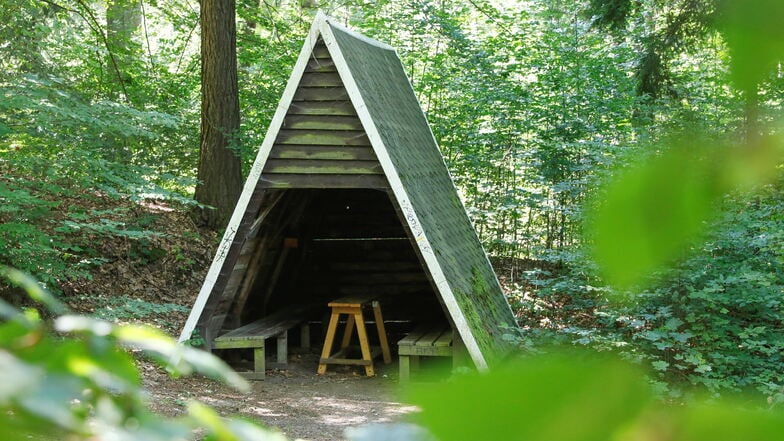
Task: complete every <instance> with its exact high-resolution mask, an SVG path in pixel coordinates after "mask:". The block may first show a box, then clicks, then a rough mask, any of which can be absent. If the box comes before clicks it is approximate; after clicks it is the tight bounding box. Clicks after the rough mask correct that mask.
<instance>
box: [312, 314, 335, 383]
mask: <svg viewBox="0 0 784 441" xmlns="http://www.w3.org/2000/svg"><path fill="white" fill-rule="evenodd" d="M339 317H340V314H338V313H337V312H333V313H332V317H330V319H329V327H327V337H326V338H325V339H324V348H323V349H322V350H321V358H322V359H325V358H329V355H330V353H331V352H332V343H333V342H334V341H335V330H337V327H338V318H339ZM317 372H318V373H319V374H324V373H326V372H327V365H326V363H319V365H318V371H317Z"/></svg>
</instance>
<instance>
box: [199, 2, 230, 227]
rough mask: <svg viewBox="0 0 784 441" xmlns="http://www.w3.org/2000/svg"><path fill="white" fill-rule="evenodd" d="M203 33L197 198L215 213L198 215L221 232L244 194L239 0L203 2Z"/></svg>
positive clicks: (206, 210)
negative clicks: (240, 144) (239, 145)
mask: <svg viewBox="0 0 784 441" xmlns="http://www.w3.org/2000/svg"><path fill="white" fill-rule="evenodd" d="M201 33H202V37H201V85H202V86H201V145H200V153H199V170H198V175H197V177H198V180H199V182H198V184H197V185H196V194H195V195H194V197H195V199H196V200H197V201H198V202H200V203H202V204H205V205H209V206H211V207H214V209H201V210H197V216H196V217H197V221H199V222H200V223H201V224H203V225H206V226H208V227H210V228H213V229H219V228H223V227H225V226H226V222H227V221H228V219H229V217H230V216H231V213H232V211H233V210H234V205H235V204H236V202H237V199H238V198H239V195H240V193H241V191H242V167H241V166H242V164H241V162H240V157H239V154H238V150H237V149H236V147H237V144H236V143H237V134H238V131H239V127H240V107H239V96H238V92H237V28H236V21H235V0H202V1H201Z"/></svg>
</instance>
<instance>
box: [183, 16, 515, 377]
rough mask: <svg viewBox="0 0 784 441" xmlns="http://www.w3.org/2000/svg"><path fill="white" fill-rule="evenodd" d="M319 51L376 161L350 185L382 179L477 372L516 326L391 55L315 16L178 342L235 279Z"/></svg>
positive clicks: (391, 51)
mask: <svg viewBox="0 0 784 441" xmlns="http://www.w3.org/2000/svg"><path fill="white" fill-rule="evenodd" d="M317 44H318V45H320V46H318V47H317ZM324 46H325V47H326V50H327V51H328V56H329V58H331V61H332V62H333V63H334V67H335V69H336V71H337V73H338V74H339V79H340V82H341V83H342V86H343V87H344V88H345V92H344V93H347V95H348V97H347V99H348V101H350V103H351V105H353V110H354V111H355V112H356V117H358V119H359V121H360V122H361V129H363V131H364V133H361V134H362V135H363V136H366V137H367V138H366V139H367V140H369V144H370V145H371V146H372V151H373V153H374V154H375V155H374V157H373V158H371V159H373V160H374V161H377V162H374V164H376V166H378V165H379V164H380V167H377V168H380V169H379V170H377V172H378V175H365V176H364V177H363V176H362V175H358V176H357V177H355V179H365V178H367V179H382V180H383V179H384V178H385V180H384V186H387V188H388V189H389V194H390V199H392V202H393V204H395V206H396V207H395V208H396V210H397V211H398V213H399V216H400V218H401V221H402V222H403V224H404V226H405V227H406V231H407V233H408V235H409V236H410V239H411V243H412V244H415V245H414V246H415V248H416V252H417V254H418V256H419V258H420V261H421V262H422V264H423V267H424V270H425V272H426V273H427V275H428V278H429V280H430V281H431V283H432V284H433V285H434V290H435V291H436V293H437V295H438V296H440V300H441V303H442V305H443V306H444V309H445V310H446V312H447V314H448V316H449V319H450V320H451V322H452V324H453V325H454V328H455V329H456V330H457V332H459V335H460V338H461V340H462V341H463V344H464V345H465V347H466V349H467V351H468V353H469V355H470V357H471V359H472V360H473V362H474V364H475V365H476V366H477V368H479V369H486V368H487V367H488V364H492V362H493V360H495V359H497V358H498V357H499V356H501V355H503V354H505V353H506V352H508V350H509V349H510V343H509V341H508V340H509V339H508V338H507V337H506V335H507V334H512V333H514V330H513V329H514V328H515V319H514V316H513V314H512V312H511V309H510V308H509V305H508V303H507V302H506V299H505V297H504V294H503V292H502V290H501V287H500V285H499V283H498V280H497V278H496V276H495V273H494V272H493V269H492V267H491V265H490V263H489V261H488V259H487V255H486V254H485V252H484V250H483V248H482V245H481V243H480V241H479V239H478V237H477V235H476V233H475V231H474V229H473V226H472V225H471V222H470V220H469V218H468V216H467V215H466V211H465V208H464V207H463V205H462V203H461V202H460V199H459V197H458V194H457V191H456V189H455V187H454V184H453V182H452V179H451V177H450V175H449V172H448V170H447V167H446V165H445V163H444V160H443V157H442V156H441V153H440V150H439V148H438V146H437V144H436V141H435V138H434V137H433V133H432V132H431V130H430V127H429V125H428V122H427V120H426V118H425V115H424V113H423V112H422V109H421V107H420V105H419V102H418V100H417V98H416V95H415V93H414V91H413V89H412V87H411V84H410V82H409V80H408V78H407V76H406V73H405V70H404V68H403V65H402V63H401V61H400V59H399V57H398V55H397V53H396V52H395V50H394V49H393V48H391V47H390V46H388V45H385V44H383V43H380V42H378V41H375V40H372V39H370V38H367V37H365V36H363V35H360V34H357V33H355V32H352V31H350V30H348V29H346V28H344V27H343V26H340V25H338V24H336V23H334V22H333V20H332V19H330V18H328V17H326V16H324V15H323V14H321V13H319V14H318V16H317V17H316V19H315V21H314V23H313V26H312V28H311V31H310V33H309V35H308V37H307V40H306V42H305V44H304V46H303V48H302V51H301V53H300V56H299V59H298V61H297V63H296V65H295V67H294V69H293V72H292V74H291V78H290V79H289V82H288V85H287V86H286V89H285V91H284V93H283V97H282V98H281V100H280V103H279V105H278V108H277V111H276V113H275V115H274V117H273V119H272V122H271V124H270V127H269V129H268V131H267V134H266V136H265V138H264V141H263V143H262V146H261V148H260V150H259V152H258V155H257V157H256V161H255V163H254V165H253V168H252V169H251V171H250V175H249V176H248V179H247V181H246V183H245V187H244V190H243V192H242V195H241V196H240V199H239V201H238V202H237V206H236V209H235V211H234V214H233V215H232V217H231V220H230V221H229V225H228V227H227V228H226V232H225V234H224V236H223V240H222V241H221V243H220V246H219V247H218V251H217V253H216V255H215V259H214V260H213V262H212V265H211V267H210V269H209V272H208V274H207V277H206V279H205V281H204V284H203V286H202V288H201V291H200V292H199V295H198V297H197V299H196V302H195V304H194V306H193V309H192V311H191V313H190V316H189V317H188V320H187V322H186V324H185V326H184V328H183V330H182V334H181V335H180V341H185V340H187V339H189V338H190V337H191V335H192V333H193V331H194V329H196V328H198V327H203V326H205V324H207V323H209V320H210V317H209V314H210V312H209V311H210V307H209V305H210V304H212V303H215V302H217V300H216V299H215V297H216V296H218V295H219V294H218V291H219V290H223V289H224V288H225V286H226V284H227V283H230V282H227V279H229V278H230V274H231V273H232V272H233V271H234V272H236V271H238V269H237V268H238V266H237V256H239V254H240V249H241V248H242V247H243V246H244V245H245V243H244V242H245V239H246V237H247V236H248V234H249V233H248V231H249V230H250V231H252V230H253V229H254V225H253V224H254V220H255V219H256V215H257V213H258V204H259V202H258V200H259V199H260V198H261V196H260V193H262V192H263V191H264V190H265V188H275V186H276V185H275V182H274V179H272V180H270V179H268V177H269V176H273V175H268V171H269V170H271V167H272V166H271V165H270V164H271V162H272V161H274V160H271V159H270V157H271V152H272V153H273V156H274V151H275V149H276V148H277V146H278V144H279V143H280V139H281V136H283V132H284V131H285V128H284V127H283V125H284V119H285V118H286V117H287V114H288V113H289V112H290V109H291V108H292V106H296V103H294V99H295V95H296V94H297V93H298V89H300V88H301V86H302V85H303V84H304V83H303V74H305V73H306V72H307V71H308V70H307V69H308V65H309V63H311V65H312V61H313V59H314V57H315V55H316V54H315V53H314V51H315V50H319V47H320V48H321V49H322V50H323V48H324ZM309 78H310V77H309ZM276 140H277V141H276ZM298 143H300V144H304V143H305V142H303V141H298ZM371 155H372V153H371ZM366 159H367V158H366ZM355 162H357V163H359V162H361V161H355ZM358 167H359V166H358ZM274 176H275V177H277V176H283V175H274ZM368 182H371V181H368ZM373 182H375V181H373ZM374 185H375V184H372V183H371V184H369V185H368V186H369V187H373V186H374ZM256 223H257V222H256Z"/></svg>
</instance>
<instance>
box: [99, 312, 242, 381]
mask: <svg viewBox="0 0 784 441" xmlns="http://www.w3.org/2000/svg"><path fill="white" fill-rule="evenodd" d="M112 334H113V335H114V336H115V337H117V339H118V340H119V341H121V342H122V343H124V344H126V345H129V346H131V347H133V348H136V349H140V350H143V351H145V352H147V353H148V354H150V355H152V356H154V357H155V358H157V359H159V360H160V361H162V362H164V363H166V364H167V366H169V367H170V368H171V369H172V370H173V371H174V372H175V373H179V374H184V375H188V374H190V373H192V372H198V373H200V374H202V375H205V376H207V377H210V378H213V379H216V380H219V381H222V382H224V383H226V384H228V385H229V386H232V387H234V388H235V389H237V390H240V391H242V392H247V391H249V390H250V385H249V384H248V382H247V381H245V379H243V378H242V377H240V375H239V374H237V373H236V372H234V370H232V369H231V367H229V365H227V364H226V363H225V362H224V361H223V360H221V359H220V358H218V357H216V356H214V355H212V354H210V353H208V352H204V351H202V350H199V349H196V348H192V347H190V346H185V345H180V344H178V343H177V342H176V341H175V340H174V339H172V338H171V337H169V336H168V335H166V334H164V333H162V332H161V331H159V330H157V329H155V328H151V327H149V326H135V325H126V326H119V327H116V328H115V329H114V330H113V331H112Z"/></svg>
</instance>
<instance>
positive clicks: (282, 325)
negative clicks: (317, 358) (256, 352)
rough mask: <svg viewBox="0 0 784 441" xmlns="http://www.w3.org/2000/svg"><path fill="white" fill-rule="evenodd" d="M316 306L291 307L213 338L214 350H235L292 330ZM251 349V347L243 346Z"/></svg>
mask: <svg viewBox="0 0 784 441" xmlns="http://www.w3.org/2000/svg"><path fill="white" fill-rule="evenodd" d="M316 307H317V305H312V304H308V305H292V306H290V307H288V308H285V309H282V310H280V311H277V312H275V313H273V314H271V315H269V316H267V317H263V318H261V319H259V320H256V321H254V322H251V323H248V324H247V325H245V326H242V327H240V328H237V329H234V330H232V331H229V332H227V333H226V334H223V335H221V336H220V337H217V338H215V348H218V349H221V348H235V347H237V346H232V345H235V344H241V342H246V341H247V342H258V341H259V340H264V339H267V338H270V337H273V336H276V335H278V334H280V333H282V332H284V331H288V330H289V329H291V328H294V327H295V326H297V325H298V324H300V323H302V322H303V321H304V320H306V319H307V318H308V315H309V314H310V313H311V312H312V311H313V310H314V309H315V308H316ZM245 347H252V346H245Z"/></svg>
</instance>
